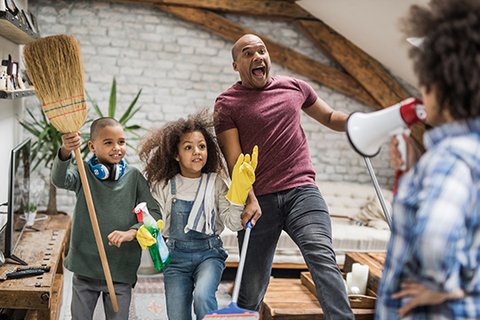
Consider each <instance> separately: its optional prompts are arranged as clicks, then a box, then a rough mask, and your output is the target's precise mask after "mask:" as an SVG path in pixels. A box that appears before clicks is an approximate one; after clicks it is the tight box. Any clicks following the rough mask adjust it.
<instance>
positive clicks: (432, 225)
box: [376, 0, 480, 319]
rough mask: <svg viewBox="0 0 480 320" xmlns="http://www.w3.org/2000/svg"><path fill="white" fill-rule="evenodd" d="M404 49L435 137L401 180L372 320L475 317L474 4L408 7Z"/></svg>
mask: <svg viewBox="0 0 480 320" xmlns="http://www.w3.org/2000/svg"><path fill="white" fill-rule="evenodd" d="M407 23H408V24H407V33H408V35H409V36H415V37H422V39H423V42H422V44H421V46H420V47H418V48H412V49H411V57H412V58H413V60H414V66H415V71H416V73H417V75H418V79H419V84H420V90H421V93H422V97H423V101H424V104H425V108H426V112H427V122H428V124H430V125H432V126H433V127H435V128H433V129H431V130H429V131H428V132H427V133H426V134H425V138H424V144H425V147H426V153H425V154H424V155H423V156H422V157H421V158H420V160H419V161H418V163H417V164H416V165H415V166H414V167H413V168H412V169H411V170H410V171H409V172H408V173H407V174H406V175H405V176H404V177H403V178H402V179H401V180H400V186H399V189H398V193H397V196H396V198H395V201H394V205H393V223H392V235H391V238H390V242H389V245H388V253H387V258H386V261H385V265H384V270H383V277H382V281H381V285H380V288H379V291H378V301H377V309H376V312H377V314H376V318H377V319H398V318H403V317H405V316H408V319H479V318H480V308H479V306H480V278H479V275H480V264H479V262H480V260H479V258H478V253H479V252H480V206H479V202H478V197H479V194H480V188H479V186H480V184H479V176H480V152H479V151H480V2H479V1H478V0H455V1H454V0H433V1H431V2H430V8H423V7H419V6H413V7H412V9H411V12H410V17H409V19H408V21H407Z"/></svg>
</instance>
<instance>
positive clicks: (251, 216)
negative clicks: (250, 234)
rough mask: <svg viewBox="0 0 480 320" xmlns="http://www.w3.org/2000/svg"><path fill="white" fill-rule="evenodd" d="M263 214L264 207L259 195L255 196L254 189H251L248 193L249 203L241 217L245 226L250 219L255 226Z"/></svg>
mask: <svg viewBox="0 0 480 320" xmlns="http://www.w3.org/2000/svg"><path fill="white" fill-rule="evenodd" d="M261 216H262V209H261V208H260V204H259V203H258V200H257V197H255V194H254V192H253V189H251V190H250V192H249V193H248V199H247V204H246V205H245V208H244V209H243V212H242V215H241V216H240V218H241V219H242V225H243V228H246V225H247V222H248V221H251V222H252V227H254V226H255V223H256V222H257V220H258V219H260V217H261Z"/></svg>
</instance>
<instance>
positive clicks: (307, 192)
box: [215, 34, 353, 319]
mask: <svg viewBox="0 0 480 320" xmlns="http://www.w3.org/2000/svg"><path fill="white" fill-rule="evenodd" d="M232 56H233V69H234V70H235V71H237V72H238V73H239V74H240V81H239V82H237V83H235V84H234V85H233V86H232V87H230V88H229V89H227V90H226V91H225V92H223V93H222V94H220V96H218V98H217V100H216V103H215V112H216V126H215V130H216V132H217V138H218V142H219V144H220V148H221V149H222V152H223V154H224V156H225V158H226V160H227V164H228V168H229V170H230V172H232V169H233V167H234V165H235V161H236V159H237V157H238V155H239V154H240V153H241V152H243V153H249V152H251V150H252V149H253V147H254V145H258V147H259V159H258V166H257V169H256V180H255V184H254V186H253V189H252V191H251V192H250V194H249V197H248V200H247V204H246V206H245V210H244V212H243V214H242V220H243V222H244V224H245V223H246V222H247V221H248V220H252V223H253V224H254V225H255V228H254V230H253V232H252V234H251V238H250V244H249V248H248V254H247V258H246V262H245V275H246V276H245V277H243V279H242V285H241V288H240V295H239V299H238V304H239V306H241V307H243V308H247V309H251V310H259V308H260V305H261V303H262V300H263V296H264V295H265V291H266V289H267V286H268V282H269V278H270V272H271V267H272V261H273V255H274V253H275V247H276V244H277V241H278V238H279V236H280V233H281V231H282V230H285V231H286V232H287V233H288V234H289V235H290V237H291V238H292V239H293V240H294V241H295V243H296V244H297V245H298V246H299V248H300V250H301V251H302V254H303V256H304V258H305V261H306V262H307V265H308V267H309V269H310V272H311V274H312V277H313V280H314V282H315V286H316V289H317V298H318V300H319V301H320V303H321V305H322V308H323V311H324V314H325V317H326V319H353V314H352V311H351V309H350V306H349V303H348V298H347V294H346V291H345V285H344V283H343V280H342V276H341V273H340V270H339V268H338V266H337V264H336V260H335V253H334V251H333V249H332V237H331V222H330V216H329V213H328V208H327V205H326V203H325V201H324V200H323V198H322V195H321V194H320V192H319V190H318V188H317V186H316V184H315V171H314V168H313V165H312V162H311V159H310V153H309V150H308V145H307V139H306V137H305V133H304V132H303V129H302V127H301V125H300V115H301V112H300V111H301V110H303V111H305V113H307V114H308V115H309V116H311V117H312V118H314V119H315V120H317V121H318V122H320V123H321V124H323V125H325V126H327V127H329V128H331V129H333V130H336V131H343V130H344V127H345V122H346V120H347V117H348V115H347V114H345V113H343V112H339V111H334V110H333V109H332V108H330V106H328V104H326V103H325V102H324V101H323V100H322V99H320V98H318V96H317V94H316V93H315V92H314V90H313V89H312V88H311V87H310V86H309V85H308V84H307V83H305V82H304V81H301V80H298V79H294V78H290V77H281V76H272V77H271V76H270V73H269V72H270V56H269V54H268V51H267V48H266V46H265V44H264V43H263V41H262V40H261V39H260V38H259V37H257V36H255V35H252V34H247V35H244V36H242V37H241V38H240V39H239V40H237V42H236V43H235V45H234V46H233V48H232ZM262 213H263V215H262ZM260 216H261V217H260ZM243 237H244V231H241V232H239V245H240V246H241V244H242V241H243Z"/></svg>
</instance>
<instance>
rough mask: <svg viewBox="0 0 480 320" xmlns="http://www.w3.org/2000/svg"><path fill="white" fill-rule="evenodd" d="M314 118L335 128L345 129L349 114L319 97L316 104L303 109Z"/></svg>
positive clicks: (338, 129)
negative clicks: (334, 108)
mask: <svg viewBox="0 0 480 320" xmlns="http://www.w3.org/2000/svg"><path fill="white" fill-rule="evenodd" d="M303 110H304V111H305V113H306V114H308V115H309V116H310V117H312V118H313V119H315V120H317V121H318V122H320V123H321V124H323V125H324V126H326V127H328V128H330V129H332V130H335V131H345V123H346V122H347V119H348V114H346V113H344V112H341V111H335V110H333V109H332V108H331V107H330V106H329V105H328V104H327V103H326V102H325V101H323V100H322V99H320V98H317V101H315V103H314V104H312V105H311V106H309V107H306V108H304V109H303Z"/></svg>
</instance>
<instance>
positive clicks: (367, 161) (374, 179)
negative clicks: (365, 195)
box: [363, 157, 392, 230]
mask: <svg viewBox="0 0 480 320" xmlns="http://www.w3.org/2000/svg"><path fill="white" fill-rule="evenodd" d="M363 159H365V165H366V166H367V169H368V173H369V174H370V178H371V179H372V183H373V186H374V188H375V192H376V193H377V197H378V200H380V205H381V206H382V210H383V214H384V215H385V218H386V219H387V223H388V227H389V228H390V230H392V216H391V215H390V212H389V211H388V208H387V205H386V203H385V198H384V197H383V193H382V190H381V189H380V186H379V185H378V181H377V177H376V176H375V172H374V171H373V167H372V163H371V162H370V158H368V157H363Z"/></svg>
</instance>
